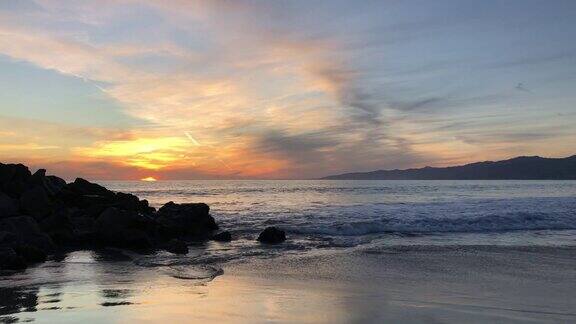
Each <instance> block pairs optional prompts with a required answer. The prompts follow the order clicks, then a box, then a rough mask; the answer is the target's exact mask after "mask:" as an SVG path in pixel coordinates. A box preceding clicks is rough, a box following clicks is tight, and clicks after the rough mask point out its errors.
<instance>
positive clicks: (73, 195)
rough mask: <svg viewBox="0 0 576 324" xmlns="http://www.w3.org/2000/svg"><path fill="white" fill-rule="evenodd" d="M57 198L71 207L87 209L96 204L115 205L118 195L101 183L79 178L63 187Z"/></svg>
mask: <svg viewBox="0 0 576 324" xmlns="http://www.w3.org/2000/svg"><path fill="white" fill-rule="evenodd" d="M57 198H58V200H59V201H62V202H63V203H65V204H66V205H67V206H69V207H78V208H81V209H85V208H89V207H91V206H94V205H104V206H106V207H110V206H113V204H114V202H115V199H116V195H115V194H114V192H112V191H110V190H108V189H106V188H104V187H102V186H101V185H99V184H96V183H91V182H89V181H87V180H84V179H82V178H77V179H76V180H75V181H74V182H72V183H69V184H67V185H66V187H64V188H62V190H60V192H59V193H58V195H57Z"/></svg>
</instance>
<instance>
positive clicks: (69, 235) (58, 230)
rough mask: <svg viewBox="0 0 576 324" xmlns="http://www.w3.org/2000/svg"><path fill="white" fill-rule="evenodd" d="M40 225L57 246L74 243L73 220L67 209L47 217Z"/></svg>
mask: <svg viewBox="0 0 576 324" xmlns="http://www.w3.org/2000/svg"><path fill="white" fill-rule="evenodd" d="M39 225H40V227H41V228H42V229H43V230H44V232H46V234H48V235H50V237H51V238H52V240H53V241H54V242H56V243H57V244H68V243H73V241H74V234H73V226H72V218H71V217H70V212H69V211H68V209H66V208H61V209H59V210H56V211H54V212H53V213H52V214H50V215H49V216H46V217H45V218H44V219H42V220H41V221H39Z"/></svg>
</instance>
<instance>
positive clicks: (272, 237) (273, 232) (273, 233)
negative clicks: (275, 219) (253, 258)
mask: <svg viewBox="0 0 576 324" xmlns="http://www.w3.org/2000/svg"><path fill="white" fill-rule="evenodd" d="M258 241H259V242H260V243H266V244H277V243H282V242H284V241H286V233H285V232H284V231H282V230H279V229H277V228H276V227H273V226H272V227H267V228H266V229H265V230H264V231H262V233H260V235H259V236H258Z"/></svg>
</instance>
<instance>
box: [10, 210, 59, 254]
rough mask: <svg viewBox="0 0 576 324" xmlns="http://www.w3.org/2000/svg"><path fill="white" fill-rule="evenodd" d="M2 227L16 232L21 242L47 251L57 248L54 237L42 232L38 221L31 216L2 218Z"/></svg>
mask: <svg viewBox="0 0 576 324" xmlns="http://www.w3.org/2000/svg"><path fill="white" fill-rule="evenodd" d="M0 229H2V230H4V231H8V232H11V233H14V235H16V237H17V241H18V242H19V243H20V244H29V245H32V246H34V247H37V248H39V249H41V250H42V251H45V252H47V253H50V252H52V251H53V250H54V249H55V245H54V242H53V241H52V239H51V238H50V237H49V236H48V235H46V233H44V232H42V230H41V229H40V226H38V223H37V222H36V221H35V220H34V218H32V217H30V216H16V217H8V218H4V219H0Z"/></svg>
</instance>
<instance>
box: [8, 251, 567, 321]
mask: <svg viewBox="0 0 576 324" xmlns="http://www.w3.org/2000/svg"><path fill="white" fill-rule="evenodd" d="M102 255H104V254H102ZM108 258H109V260H108V261H106V259H105V258H102V257H99V259H95V258H94V255H93V254H91V253H88V252H75V253H73V254H72V255H69V256H68V257H67V258H66V259H64V260H62V261H51V262H48V263H46V264H43V265H41V266H39V267H37V268H31V269H28V270H26V272H25V273H23V274H20V275H17V276H16V277H11V278H10V279H6V278H3V280H2V281H0V285H1V287H2V288H1V289H0V291H1V292H2V295H3V298H2V299H1V300H2V304H1V306H0V307H1V312H2V319H1V320H2V322H11V321H12V322H15V321H24V322H25V321H34V322H35V323H55V322H59V323H78V322H84V321H88V322H108V323H148V322H149V323H153V322H160V321H163V322H173V323H184V322H186V323H195V322H206V321H208V322H218V323H247V322H249V323H271V322H272V323H294V322H307V323H382V322H403V323H462V322H467V323H486V322H493V323H496V322H497V323H525V322H534V323H567V322H571V321H574V320H576V313H574V311H573V310H574V309H575V308H576V300H575V299H574V298H573V292H574V289H576V284H575V283H576V272H575V271H574V266H575V265H576V261H575V260H576V249H575V248H562V247H493V246H491V247H488V246H468V247H462V246H460V247H430V246H412V247H407V246H406V247H400V246H399V247H391V248H387V249H378V250H371V249H370V248H362V249H357V250H354V251H346V252H345V253H344V252H343V251H321V252H314V253H312V254H308V255H306V256H295V255H291V256H286V257H276V258H270V259H251V260H250V261H249V262H232V263H229V264H227V265H226V266H224V267H223V271H224V273H223V274H222V275H218V276H217V277H215V278H214V280H210V278H209V277H210V275H211V273H210V271H209V269H206V268H205V267H202V266H198V267H196V268H194V267H188V268H187V269H186V270H185V271H184V272H182V273H178V272H175V271H168V270H167V269H166V268H164V267H159V266H156V267H143V266H141V265H137V264H136V263H137V262H135V261H134V260H131V259H129V258H126V259H125V260H124V261H122V260H121V258H120V257H119V255H118V254H114V253H112V254H111V255H109V256H108ZM87 269H90V271H87ZM202 276H205V277H206V278H201V277H202ZM184 277H185V278H187V279H183V278H184ZM194 278H196V279H194ZM9 294H12V295H13V296H14V295H17V296H19V297H18V298H11V299H10V300H9V299H8V298H5V297H7V296H8V295H9ZM15 303H16V304H17V305H15Z"/></svg>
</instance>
